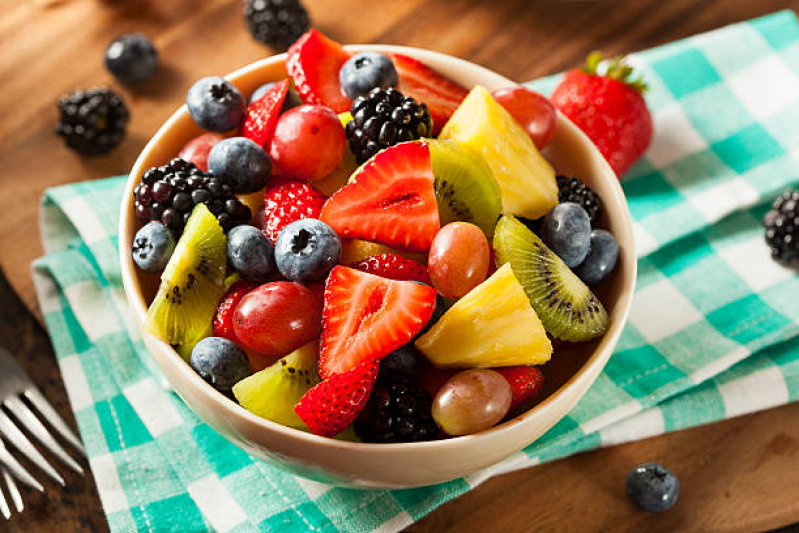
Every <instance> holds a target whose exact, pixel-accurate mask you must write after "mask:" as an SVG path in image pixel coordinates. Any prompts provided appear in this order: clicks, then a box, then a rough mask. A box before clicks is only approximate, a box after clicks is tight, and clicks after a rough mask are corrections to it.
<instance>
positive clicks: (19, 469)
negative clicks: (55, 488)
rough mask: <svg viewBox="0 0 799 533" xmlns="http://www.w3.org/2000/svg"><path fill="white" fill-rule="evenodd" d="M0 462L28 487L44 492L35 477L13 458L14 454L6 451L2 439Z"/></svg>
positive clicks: (0, 442) (0, 441)
mask: <svg viewBox="0 0 799 533" xmlns="http://www.w3.org/2000/svg"><path fill="white" fill-rule="evenodd" d="M0 464H2V465H3V466H5V467H6V468H7V469H8V470H10V471H11V473H12V474H14V477H16V478H17V479H18V480H20V481H22V482H23V483H25V484H26V485H28V486H29V487H31V488H33V489H36V490H38V491H39V492H44V487H43V486H42V484H41V483H39V482H38V481H37V480H36V478H35V477H33V476H32V475H30V474H29V473H28V471H27V470H25V468H24V467H23V466H22V465H21V464H19V462H18V461H17V460H16V459H14V456H13V455H11V454H10V453H9V452H8V449H7V448H6V446H5V444H3V441H2V440H0Z"/></svg>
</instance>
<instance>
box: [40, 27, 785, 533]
mask: <svg viewBox="0 0 799 533" xmlns="http://www.w3.org/2000/svg"><path fill="white" fill-rule="evenodd" d="M632 61H633V63H634V64H635V66H636V67H638V68H639V69H641V70H642V72H643V73H644V75H645V78H646V81H647V82H648V83H649V86H650V91H649V93H648V94H647V99H648V102H649V105H650V106H651V108H652V111H653V114H654V118H655V126H656V137H655V140H654V143H653V146H652V147H651V149H650V150H649V151H648V153H647V155H646V157H645V159H644V160H643V161H641V162H640V163H639V164H638V165H637V166H636V167H634V169H633V170H632V171H631V172H630V175H629V176H628V177H627V179H626V180H625V182H624V188H625V191H626V194H627V197H628V199H629V202H630V209H631V211H632V214H633V217H634V218H635V233H636V245H637V249H638V251H639V254H638V255H639V257H640V259H639V280H638V289H637V292H636V296H635V301H634V304H633V310H632V313H631V316H630V321H629V325H628V326H627V328H626V330H625V332H624V334H623V336H622V338H621V340H620V342H619V345H618V348H617V350H616V353H615V354H614V356H613V357H612V358H611V360H610V362H609V364H608V366H607V368H606V369H605V371H604V372H603V373H602V374H601V376H600V377H599V379H598V380H597V381H596V383H595V384H594V385H593V386H592V387H591V389H590V390H589V391H588V393H587V394H586V396H585V397H584V398H583V400H582V401H580V402H579V404H578V405H577V406H576V407H575V408H574V409H573V410H572V411H571V412H570V413H569V415H568V416H567V417H566V418H564V419H563V420H562V421H561V422H560V423H559V424H557V425H556V426H555V427H554V428H553V429H552V430H551V431H550V432H548V433H547V434H546V435H545V436H543V437H542V438H541V439H539V440H538V441H537V442H536V443H534V444H532V445H531V446H529V447H528V448H526V449H525V450H523V451H521V452H519V453H518V454H516V455H514V456H512V457H510V458H508V459H507V460H505V461H503V462H501V463H499V464H498V465H495V466H494V467H491V468H489V469H487V470H486V471H484V472H480V473H478V474H475V475H473V476H470V477H469V478H465V479H458V480H455V481H452V482H449V483H444V484H441V485H436V486H431V487H426V488H421V489H413V490H400V491H357V490H350V489H339V488H334V487H330V486H327V485H322V484H319V483H315V482H311V481H307V480H304V479H302V478H297V477H294V476H291V475H289V474H285V473H282V472H281V471H280V470H277V469H275V468H272V467H271V466H269V465H268V464H266V463H263V462H261V461H258V460H255V459H253V458H251V457H249V456H248V455H247V454H245V453H244V452H243V451H241V450H239V449H238V448H236V447H234V446H233V445H231V444H230V443H228V442H227V441H226V440H224V439H223V438H222V437H220V436H219V435H218V434H217V433H215V432H214V431H213V430H212V429H210V428H209V427H208V426H207V425H205V424H204V423H202V422H201V421H200V420H199V419H198V418H197V417H196V416H195V415H194V414H193V413H192V412H191V411H189V409H188V408H187V407H186V406H185V405H184V404H183V403H182V402H181V401H180V399H179V398H177V396H175V395H174V393H172V392H169V390H168V389H167V388H164V387H162V382H161V380H162V377H161V375H160V373H159V372H158V370H157V369H156V368H154V366H153V364H152V362H151V358H150V357H149V356H148V354H147V353H146V350H145V348H144V345H143V343H142V341H141V336H140V334H139V332H138V331H137V329H136V327H135V326H134V323H133V321H132V318H131V316H130V312H129V310H128V307H127V304H126V302H125V297H124V294H123V292H122V286H121V280H120V271H119V265H118V262H117V246H118V238H117V234H116V230H117V220H118V214H117V206H118V205H119V203H120V199H121V195H122V191H123V185H124V177H118V178H111V179H107V180H101V181H94V182H84V183H78V184H74V185H68V186H64V187H59V188H56V189H51V190H49V191H48V192H47V194H46V195H45V198H44V200H43V206H42V224H41V226H42V236H43V240H44V245H45V250H46V252H47V253H46V255H45V256H44V257H42V258H41V259H39V260H38V261H36V263H35V264H34V268H33V271H34V277H35V281H36V286H37V290H38V294H39V299H40V302H41V308H42V311H43V312H44V316H45V320H46V322H47V326H48V330H49V333H50V336H51V338H52V340H53V345H54V347H55V351H56V356H57V359H58V364H59V366H60V368H61V371H62V374H63V376H64V380H65V383H66V387H67V391H68V393H69V397H70V401H71V404H72V408H73V409H74V411H75V416H76V419H77V421H78V425H79V428H80V432H81V435H82V437H83V440H84V442H85V444H86V449H87V452H88V454H89V459H90V464H91V468H92V471H93V473H94V477H95V479H96V481H97V484H98V488H99V493H100V498H101V500H102V504H103V508H104V510H105V512H106V513H107V515H108V521H109V524H110V526H111V530H112V531H115V532H116V531H132V530H142V531H204V530H208V529H213V530H218V531H256V530H262V531H317V532H320V531H325V532H327V531H353V532H365V531H384V532H389V531H396V530H399V529H401V528H403V527H405V526H407V525H408V524H410V523H412V522H414V521H415V520H418V519H419V518H421V517H422V516H424V515H425V514H427V513H429V512H430V511H431V510H433V509H435V508H436V507H437V506H439V505H441V504H442V503H443V502H445V501H447V500H449V499H451V498H454V497H456V496H458V495H459V494H462V493H464V492H466V491H468V490H470V489H471V488H473V487H475V486H476V485H478V484H479V483H481V482H482V481H484V480H486V479H488V478H489V477H491V476H494V475H497V474H500V473H503V472H508V471H512V470H517V469H520V468H526V467H530V466H533V465H536V464H538V463H541V462H545V461H551V460H553V459H557V458H560V457H564V456H567V455H570V454H573V453H577V452H580V451H584V450H589V449H593V448H597V447H600V446H608V445H612V444H617V443H620V442H625V441H629V440H633V439H640V438H644V437H649V436H652V435H657V434H660V433H663V432H666V431H673V430H678V429H682V428H687V427H692V426H695V425H698V424H704V423H708V422H712V421H715V420H721V419H724V418H730V417H733V416H737V415H741V414H744V413H749V412H753V411H757V410H760V409H765V408H769V407H772V406H776V405H781V404H785V403H787V402H791V401H794V400H796V399H797V398H799V336H797V334H798V333H799V320H798V319H799V276H797V275H796V273H795V272H794V271H791V270H787V269H784V268H782V267H780V266H778V265H777V264H775V263H774V262H772V261H771V259H770V258H769V250H768V249H767V247H766V245H765V243H764V242H763V228H762V226H761V224H760V219H761V217H762V215H763V213H764V212H765V211H766V209H767V207H768V203H769V202H770V201H771V200H772V198H773V197H774V196H776V195H777V194H778V193H779V192H780V191H781V190H783V189H784V188H785V187H787V186H790V185H796V184H797V182H799V171H797V156H799V129H798V128H796V124H797V123H799V24H797V21H796V18H795V16H794V15H793V14H792V13H790V12H781V13H777V14H774V15H771V16H768V17H764V18H761V19H757V20H754V21H750V22H746V23H741V24H736V25H734V26H730V27H727V28H724V29H721V30H718V31H714V32H711V33H708V34H704V35H700V36H697V37H693V38H690V39H686V40H683V41H679V42H675V43H673V44H669V45H666V46H663V47H660V48H657V49H654V50H651V51H647V52H643V53H640V54H637V55H635V56H634V57H633V59H632ZM556 82H557V77H555V78H551V79H547V80H542V81H540V82H537V83H533V84H532V86H533V87H536V88H538V89H539V90H541V91H543V92H548V91H549V90H550V89H551V88H552V87H553V86H554V84H555V83H556ZM641 459H642V460H645V459H646V458H641Z"/></svg>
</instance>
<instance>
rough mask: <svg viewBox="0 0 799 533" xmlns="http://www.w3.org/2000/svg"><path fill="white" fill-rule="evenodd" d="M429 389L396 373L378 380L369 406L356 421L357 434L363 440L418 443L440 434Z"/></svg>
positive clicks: (367, 405)
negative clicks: (434, 417)
mask: <svg viewBox="0 0 799 533" xmlns="http://www.w3.org/2000/svg"><path fill="white" fill-rule="evenodd" d="M432 404H433V400H432V398H431V397H430V393H429V392H427V390H426V389H425V388H424V387H422V386H420V385H416V384H414V383H411V382H409V381H408V380H407V378H405V377H404V376H400V375H395V376H391V377H389V378H388V379H386V380H381V381H378V383H377V384H376V385H375V388H374V389H373V390H372V395H371V396H370V398H369V402H368V403H367V404H366V407H365V408H364V410H363V411H362V412H361V414H360V415H359V416H358V418H357V419H356V420H355V423H354V429H355V434H356V435H358V437H360V439H361V440H362V441H364V442H379V443H389V442H419V441H425V440H433V439H435V438H436V437H437V436H438V426H436V423H435V422H434V421H433V415H432V413H431V408H432Z"/></svg>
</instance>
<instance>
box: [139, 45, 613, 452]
mask: <svg viewBox="0 0 799 533" xmlns="http://www.w3.org/2000/svg"><path fill="white" fill-rule="evenodd" d="M286 69H287V72H288V74H289V76H288V77H287V78H285V79H282V80H277V81H271V82H269V83H267V84H265V85H264V86H262V87H259V88H258V89H257V90H256V91H255V92H254V93H253V94H252V95H243V94H241V92H240V91H239V89H238V88H237V87H236V86H235V85H234V84H232V83H231V82H229V81H227V80H225V79H223V78H217V77H209V78H204V79H201V80H199V81H198V82H197V83H195V84H194V85H193V86H192V87H191V89H190V90H189V92H188V96H187V107H188V111H189V113H190V115H191V117H192V119H193V120H194V121H195V122H196V123H197V125H198V126H200V127H201V128H202V129H204V130H205V131H206V132H205V133H203V134H202V135H200V136H199V137H197V138H195V139H192V140H190V141H189V142H188V143H187V144H186V146H185V147H184V148H183V149H182V150H181V151H180V153H179V154H175V155H176V157H175V158H174V159H172V160H171V161H166V162H164V164H163V165H162V166H159V167H154V168H151V169H149V170H147V171H146V172H144V173H143V175H142V176H141V181H140V183H139V184H138V185H137V186H136V187H135V190H134V206H135V212H136V215H137V217H138V219H139V221H140V223H141V225H140V229H139V230H138V232H137V233H136V235H135V238H134V240H133V248H132V250H131V253H132V257H133V260H134V262H135V264H136V265H137V266H138V268H139V269H140V270H141V271H142V275H143V276H159V277H160V287H159V289H158V292H157V294H156V295H155V297H154V298H153V300H152V302H151V303H150V307H149V311H148V313H147V317H146V322H145V329H146V331H147V332H148V333H150V334H152V335H154V336H156V337H158V338H160V339H162V340H164V341H166V342H168V343H169V344H171V345H173V346H174V347H175V349H176V351H177V353H178V354H180V356H181V357H183V358H184V359H185V360H186V362H187V363H188V364H189V365H191V367H192V368H193V369H194V370H195V371H196V372H197V373H198V374H199V375H200V376H201V377H202V378H203V379H204V380H206V381H207V382H208V383H209V384H210V385H211V386H213V387H214V388H215V389H216V390H218V391H219V392H220V393H222V394H224V395H226V396H228V397H229V398H230V400H231V401H235V402H238V403H239V404H240V405H241V406H242V407H243V408H245V409H247V410H249V411H251V412H252V413H254V414H255V415H257V416H260V417H263V418H265V419H268V420H271V421H273V422H276V423H278V424H282V425H284V426H288V427H291V428H296V429H297V430H302V431H310V432H312V433H314V434H316V435H321V436H325V437H337V438H345V439H351V440H360V441H363V442H373V443H392V442H416V441H425V440H433V439H444V438H449V437H453V436H459V435H467V434H472V433H476V432H479V431H483V430H485V429H488V428H490V427H492V426H494V425H496V424H499V423H501V422H502V421H503V420H506V419H507V418H508V417H511V416H516V415H518V414H519V413H522V412H524V411H525V410H527V409H529V408H531V407H532V406H534V405H535V404H536V402H538V401H540V399H541V393H542V390H543V386H544V381H545V380H546V376H547V365H546V364H547V362H548V361H550V359H551V358H552V357H558V353H557V351H558V347H562V346H564V345H568V344H569V343H581V342H585V341H589V340H592V339H595V338H597V337H600V336H601V335H603V334H604V333H605V331H606V330H607V328H608V323H609V317H608V313H607V312H606V311H605V308H604V307H603V304H602V302H601V301H600V299H599V298H598V297H597V296H596V295H595V294H594V293H593V292H592V287H593V286H595V285H598V284H601V283H603V282H604V280H606V279H607V278H608V277H609V276H610V275H611V274H612V272H613V270H614V266H615V264H616V261H617V258H618V255H619V247H618V244H617V243H616V240H615V239H614V237H613V235H612V234H611V233H609V232H608V231H606V230H605V229H603V227H602V221H603V216H602V200H601V198H599V197H598V196H597V195H596V193H594V191H592V190H591V189H590V188H589V187H588V186H587V185H586V184H584V183H583V182H582V181H581V180H580V177H579V176H560V175H557V172H556V169H554V168H553V167H552V165H551V164H550V163H549V162H548V161H547V159H546V158H545V157H544V156H542V154H541V150H542V149H543V148H544V147H545V146H546V145H547V143H549V142H550V140H551V139H552V137H553V135H554V134H555V128H556V123H557V121H556V114H555V110H554V107H553V106H552V104H551V103H550V102H549V100H548V99H547V98H545V97H543V96H541V95H540V94H537V93H535V92H533V91H531V90H529V89H527V88H524V87H508V88H506V89H503V90H499V91H495V92H494V93H491V92H489V91H488V90H487V89H485V88H483V87H480V86H478V87H474V88H472V89H471V90H468V89H467V88H465V87H461V86H460V85H459V84H458V83H456V82H455V81H453V80H450V79H448V78H446V77H444V76H443V75H442V74H440V73H438V72H436V71H435V70H434V69H432V68H430V67H429V66H427V65H425V64H423V63H421V62H419V61H417V60H416V59H413V58H410V57H406V56H403V55H400V54H390V55H384V54H380V53H376V52H364V53H351V52H349V51H347V50H345V49H344V48H343V47H342V46H340V45H339V44H338V43H335V42H333V41H332V40H330V39H328V38H327V37H325V36H324V35H322V34H321V33H319V32H318V31H315V30H311V31H309V32H307V33H305V34H304V35H302V36H301V37H300V38H299V40H297V41H296V42H295V43H294V44H293V45H292V46H291V47H290V48H289V51H288V55H287V59H286Z"/></svg>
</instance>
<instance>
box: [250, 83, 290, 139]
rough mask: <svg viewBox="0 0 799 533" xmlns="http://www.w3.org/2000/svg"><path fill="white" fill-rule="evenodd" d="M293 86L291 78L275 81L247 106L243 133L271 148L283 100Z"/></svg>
mask: <svg viewBox="0 0 799 533" xmlns="http://www.w3.org/2000/svg"><path fill="white" fill-rule="evenodd" d="M290 87H291V80H290V79H289V78H286V79H285V80H283V81H279V82H277V83H275V84H274V85H273V86H272V87H271V88H270V89H269V90H268V91H266V94H264V95H263V96H262V97H261V98H259V99H258V100H256V101H255V102H253V103H251V104H250V106H249V107H248V108H247V116H246V117H245V118H244V123H243V124H242V125H241V135H242V136H243V137H247V138H248V139H251V140H252V141H253V142H255V143H256V144H257V145H258V146H262V147H263V148H264V149H266V150H269V144H270V143H271V142H272V136H273V135H274V134H275V126H276V125H277V119H278V117H279V116H280V110H281V109H282V108H283V101H284V100H285V99H286V95H287V94H288V92H289V88H290Z"/></svg>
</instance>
